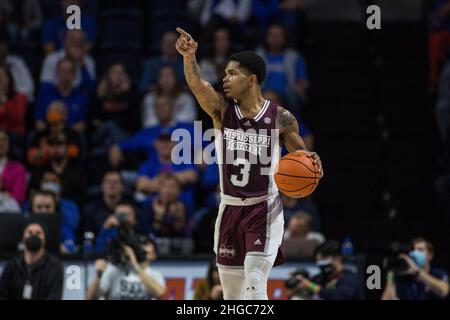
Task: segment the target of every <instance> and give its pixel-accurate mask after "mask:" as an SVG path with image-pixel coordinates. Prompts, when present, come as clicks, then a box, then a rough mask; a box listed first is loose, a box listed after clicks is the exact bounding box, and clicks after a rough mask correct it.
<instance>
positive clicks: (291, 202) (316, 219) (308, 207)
mask: <svg viewBox="0 0 450 320" xmlns="http://www.w3.org/2000/svg"><path fill="white" fill-rule="evenodd" d="M281 201H282V203H283V212H284V220H285V222H286V223H287V222H288V221H289V220H290V219H291V218H292V217H293V216H294V215H295V214H296V213H297V212H298V211H306V212H308V213H309V214H310V215H311V217H312V223H311V230H314V231H318V230H320V216H319V213H318V212H317V208H316V206H315V204H314V202H313V201H312V199H311V197H306V198H291V197H288V196H286V195H284V194H281Z"/></svg>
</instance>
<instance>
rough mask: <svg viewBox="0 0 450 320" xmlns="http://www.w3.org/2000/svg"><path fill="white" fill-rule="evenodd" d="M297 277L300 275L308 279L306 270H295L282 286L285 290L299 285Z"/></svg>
mask: <svg viewBox="0 0 450 320" xmlns="http://www.w3.org/2000/svg"><path fill="white" fill-rule="evenodd" d="M298 275H301V276H303V277H305V278H307V279H309V272H308V271H307V270H305V269H297V270H295V271H294V273H293V275H292V277H291V278H289V279H288V280H286V281H285V283H284V286H285V287H286V288H287V289H293V288H295V287H296V286H297V285H298V284H299V283H300V280H298V279H297V278H296V276H298Z"/></svg>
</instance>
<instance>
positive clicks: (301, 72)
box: [256, 24, 308, 115]
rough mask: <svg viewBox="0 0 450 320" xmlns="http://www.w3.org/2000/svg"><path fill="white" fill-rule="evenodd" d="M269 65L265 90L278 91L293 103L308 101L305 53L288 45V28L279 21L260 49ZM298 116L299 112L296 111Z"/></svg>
mask: <svg viewBox="0 0 450 320" xmlns="http://www.w3.org/2000/svg"><path fill="white" fill-rule="evenodd" d="M256 53H258V54H259V55H260V56H261V57H263V59H264V60H265V61H266V64H267V76H266V79H265V81H264V82H263V84H262V88H263V90H267V89H270V90H273V91H275V92H277V93H278V94H279V95H280V96H281V97H282V98H283V99H284V100H286V101H287V103H288V104H289V105H291V106H298V105H299V102H300V101H303V102H304V101H306V91H307V89H308V74H307V69H306V64H305V60H304V58H303V56H302V55H301V54H300V53H299V52H297V51H295V50H293V49H289V47H288V39H287V33H286V30H285V29H284V28H283V27H282V26H281V25H278V24H274V25H272V26H270V27H269V29H268V30H267V34H266V41H265V45H264V47H260V48H258V49H257V50H256ZM293 114H294V115H298V112H294V113H293Z"/></svg>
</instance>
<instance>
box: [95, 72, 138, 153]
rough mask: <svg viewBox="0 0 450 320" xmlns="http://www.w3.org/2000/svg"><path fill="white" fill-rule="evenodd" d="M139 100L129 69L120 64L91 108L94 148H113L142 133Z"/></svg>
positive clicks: (107, 76)
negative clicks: (138, 131)
mask: <svg viewBox="0 0 450 320" xmlns="http://www.w3.org/2000/svg"><path fill="white" fill-rule="evenodd" d="M136 96H137V95H136V92H135V91H134V89H133V87H132V84H131V81H130V78H129V76H128V73H127V71H126V69H125V67H124V66H123V65H122V64H119V63H117V64H113V65H112V66H110V67H109V69H108V71H107V72H106V74H105V76H104V77H103V79H102V81H101V82H100V84H99V85H98V87H97V95H96V99H95V100H94V103H93V107H92V108H91V109H92V112H93V114H92V126H93V128H94V136H93V140H94V145H97V146H102V145H103V146H105V145H107V146H109V145H111V143H115V142H118V141H121V140H124V139H125V138H126V137H127V136H128V135H129V134H131V133H133V132H136V131H137V130H138V129H139V127H140V123H139V111H138V110H137V108H136V107H137V105H138V103H137V101H136Z"/></svg>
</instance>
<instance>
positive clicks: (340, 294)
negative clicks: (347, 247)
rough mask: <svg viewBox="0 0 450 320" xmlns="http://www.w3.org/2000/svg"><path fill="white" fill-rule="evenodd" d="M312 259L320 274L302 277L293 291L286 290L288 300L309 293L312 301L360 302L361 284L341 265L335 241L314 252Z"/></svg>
mask: <svg viewBox="0 0 450 320" xmlns="http://www.w3.org/2000/svg"><path fill="white" fill-rule="evenodd" d="M314 257H315V259H316V264H317V267H318V268H319V269H320V273H319V274H318V275H316V276H314V277H313V278H312V279H307V278H306V277H304V276H302V275H297V276H295V278H296V279H297V280H298V281H299V282H298V284H297V285H296V286H295V287H294V288H293V289H288V295H289V298H290V299H296V298H297V297H296V296H297V295H298V294H302V295H304V293H305V291H306V292H309V295H310V298H311V299H313V300H360V299H362V298H363V291H362V288H363V286H362V284H361V283H360V280H359V278H358V276H357V275H356V274H355V273H354V272H353V271H350V270H348V269H347V268H346V267H345V266H344V263H343V258H342V254H341V246H340V244H339V242H337V241H328V242H325V243H323V244H321V245H320V246H318V247H317V248H316V250H315V253H314Z"/></svg>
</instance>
